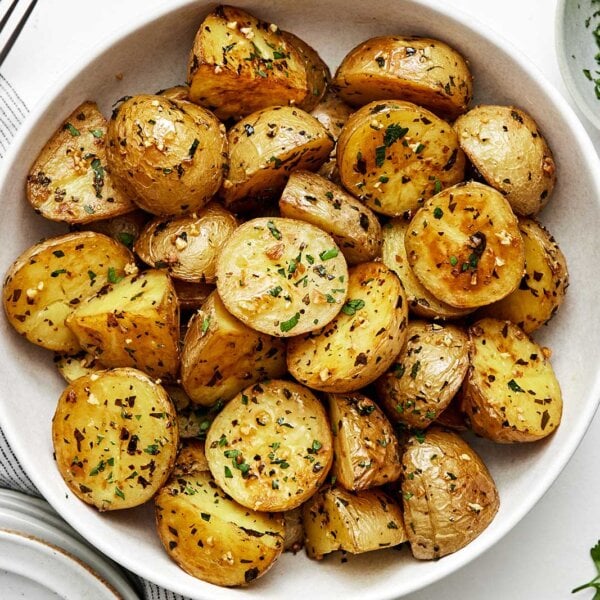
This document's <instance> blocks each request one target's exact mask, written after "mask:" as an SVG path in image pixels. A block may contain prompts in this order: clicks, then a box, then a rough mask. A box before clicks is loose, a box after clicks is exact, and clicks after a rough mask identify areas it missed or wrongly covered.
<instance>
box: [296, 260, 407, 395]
mask: <svg viewBox="0 0 600 600" xmlns="http://www.w3.org/2000/svg"><path fill="white" fill-rule="evenodd" d="M407 315H408V305H407V302H406V297H405V295H404V290H403V289H402V284H401V283H400V280H399V279H398V277H396V275H395V274H394V273H393V272H392V271H390V270H389V269H388V268H387V267H385V266H384V265H383V264H381V263H375V262H371V263H362V264H360V265H357V266H355V267H353V268H352V269H350V272H349V277H348V300H346V303H345V304H344V306H343V307H342V310H341V312H340V313H339V314H338V316H337V317H336V318H335V319H333V321H331V323H329V325H327V326H326V327H324V328H322V329H320V330H319V331H315V332H313V333H309V334H307V335H304V336H296V337H294V338H292V339H290V340H289V343H288V348H287V365H288V370H289V371H290V373H291V374H292V376H293V377H295V378H296V379H297V380H298V381H299V382H300V383H303V384H304V385H307V386H308V387H310V388H313V389H315V390H322V391H324V392H336V393H343V392H351V391H354V390H358V389H360V388H362V387H364V386H366V385H368V384H369V383H371V382H373V381H375V379H377V378H378V377H379V376H380V375H382V374H383V373H384V372H385V371H386V370H387V369H388V367H389V366H390V365H391V364H392V362H393V361H394V359H395V358H396V356H398V354H399V353H400V350H401V349H402V344H403V343H404V339H405V337H406V325H407Z"/></svg>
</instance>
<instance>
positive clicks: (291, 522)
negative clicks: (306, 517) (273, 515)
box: [283, 506, 304, 554]
mask: <svg viewBox="0 0 600 600" xmlns="http://www.w3.org/2000/svg"><path fill="white" fill-rule="evenodd" d="M283 524H284V526H285V537H284V540H283V550H284V552H293V553H294V554H296V552H298V551H299V550H300V549H301V548H302V546H304V526H303V524H302V507H301V506H299V507H298V508H294V509H293V510H286V511H285V512H284V513H283Z"/></svg>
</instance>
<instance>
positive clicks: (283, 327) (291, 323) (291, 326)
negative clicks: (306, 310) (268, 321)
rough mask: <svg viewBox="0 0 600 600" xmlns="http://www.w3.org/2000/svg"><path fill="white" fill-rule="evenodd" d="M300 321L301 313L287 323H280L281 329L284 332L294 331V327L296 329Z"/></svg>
mask: <svg viewBox="0 0 600 600" xmlns="http://www.w3.org/2000/svg"><path fill="white" fill-rule="evenodd" d="M299 320H300V313H299V312H297V313H296V314H295V315H294V316H293V317H291V318H290V319H288V320H287V321H281V323H279V329H280V330H281V331H283V332H287V331H290V330H292V329H294V327H296V325H298V321H299Z"/></svg>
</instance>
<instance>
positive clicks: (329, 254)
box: [319, 248, 340, 260]
mask: <svg viewBox="0 0 600 600" xmlns="http://www.w3.org/2000/svg"><path fill="white" fill-rule="evenodd" d="M339 253H340V251H339V250H338V249H337V248H329V250H324V251H323V252H321V253H320V254H319V258H320V259H321V260H330V259H332V258H335V257H336V256H337V255H338V254H339Z"/></svg>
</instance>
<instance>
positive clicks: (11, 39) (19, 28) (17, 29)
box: [0, 0, 38, 67]
mask: <svg viewBox="0 0 600 600" xmlns="http://www.w3.org/2000/svg"><path fill="white" fill-rule="evenodd" d="M17 1H18V0H15V1H14V2H13V5H12V6H11V7H10V8H9V9H8V10H9V12H12V10H13V7H14V5H15V4H16V3H17ZM37 1H38V0H32V1H31V3H30V4H29V6H28V7H27V10H26V11H25V12H24V13H23V16H22V17H21V20H20V21H19V22H18V23H17V26H16V27H15V28H14V30H13V32H12V33H11V35H10V37H9V38H8V40H7V41H6V44H4V48H2V50H0V67H1V66H2V63H3V62H4V59H5V58H6V57H7V56H8V53H9V52H10V50H11V48H12V47H13V45H14V43H15V42H16V41H17V38H18V37H19V34H20V33H21V31H22V30H23V27H25V23H27V20H28V19H29V17H30V15H31V13H32V12H33V9H34V8H35V5H36V4H37ZM9 16H10V15H9ZM5 19H6V20H8V19H7V17H6V16H5V17H4V19H2V26H4V25H5V23H4V21H5Z"/></svg>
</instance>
